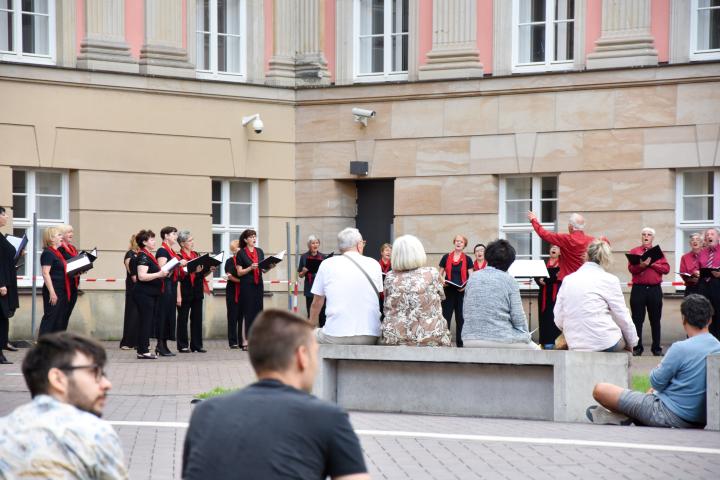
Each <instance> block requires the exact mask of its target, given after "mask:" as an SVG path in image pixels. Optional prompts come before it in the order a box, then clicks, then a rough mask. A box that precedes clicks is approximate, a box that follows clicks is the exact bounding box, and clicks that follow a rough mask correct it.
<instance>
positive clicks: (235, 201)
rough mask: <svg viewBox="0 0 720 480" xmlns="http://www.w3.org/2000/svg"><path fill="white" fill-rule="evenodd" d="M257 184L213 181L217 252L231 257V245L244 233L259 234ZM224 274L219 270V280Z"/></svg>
mask: <svg viewBox="0 0 720 480" xmlns="http://www.w3.org/2000/svg"><path fill="white" fill-rule="evenodd" d="M257 215H258V212H257V182H254V181H251V180H213V181H212V223H213V252H215V253H218V252H221V251H224V252H225V258H226V259H227V258H229V255H230V242H231V241H232V240H237V239H238V237H239V236H240V234H241V233H242V232H243V230H245V229H247V228H252V229H254V230H257V224H258V217H257ZM223 274H224V272H223V271H222V269H218V271H217V272H216V277H220V276H222V275H223Z"/></svg>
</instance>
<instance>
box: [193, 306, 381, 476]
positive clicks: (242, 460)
mask: <svg viewBox="0 0 720 480" xmlns="http://www.w3.org/2000/svg"><path fill="white" fill-rule="evenodd" d="M313 333H314V332H313V328H312V327H311V326H310V324H309V323H308V322H306V321H305V320H304V319H302V318H300V317H298V316H296V315H294V314H292V313H289V312H286V311H283V310H275V309H270V310H265V311H264V312H263V313H261V314H260V315H259V316H258V317H257V319H256V320H255V322H254V325H253V326H252V329H251V330H250V338H249V343H248V350H249V353H250V362H251V363H252V366H253V368H254V369H255V373H256V375H257V377H258V382H257V383H254V384H252V385H250V386H248V387H246V388H244V389H243V390H241V391H239V392H237V393H233V394H229V395H224V396H222V397H218V398H214V399H211V400H208V401H205V402H202V403H200V404H198V406H197V407H195V411H194V412H193V414H192V418H191V419H190V426H189V428H188V432H187V436H186V437H185V448H184V451H183V469H182V470H183V473H182V477H183V479H186V480H188V479H207V478H213V479H223V478H233V479H235V478H237V479H242V478H247V479H260V478H261V479H264V480H266V479H280V478H296V479H325V478H326V477H328V476H329V477H331V478H332V479H334V480H338V479H340V480H365V479H369V478H370V477H369V475H368V474H367V468H366V467H365V461H364V459H363V454H362V449H361V448H360V442H359V440H358V438H357V435H355V432H354V431H353V429H352V426H351V425H350V421H349V419H348V415H347V413H345V412H344V411H343V410H342V409H341V408H340V407H338V406H337V405H334V404H331V403H327V402H324V401H322V400H319V399H318V398H316V397H314V396H312V395H311V394H310V393H309V392H310V390H311V389H312V385H313V382H314V380H315V375H316V373H317V366H318V344H317V341H316V340H315V336H314V335H313Z"/></svg>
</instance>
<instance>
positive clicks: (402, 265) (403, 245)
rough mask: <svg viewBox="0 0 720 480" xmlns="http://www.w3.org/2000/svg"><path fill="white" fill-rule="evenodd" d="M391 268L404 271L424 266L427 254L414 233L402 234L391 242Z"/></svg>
mask: <svg viewBox="0 0 720 480" xmlns="http://www.w3.org/2000/svg"><path fill="white" fill-rule="evenodd" d="M390 262H391V263H392V267H393V270H396V271H406V270H415V269H416V268H420V267H424V266H425V264H426V263H427V255H426V254H425V249H424V248H423V246H422V243H420V240H418V238H417V237H416V236H414V235H402V236H400V237H398V238H396V239H395V241H394V242H393V244H392V255H391V256H390Z"/></svg>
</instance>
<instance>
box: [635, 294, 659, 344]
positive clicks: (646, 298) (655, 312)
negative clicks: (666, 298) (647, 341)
mask: <svg viewBox="0 0 720 480" xmlns="http://www.w3.org/2000/svg"><path fill="white" fill-rule="evenodd" d="M662 306H663V294H662V288H660V285H633V286H632V290H631V291H630V313H631V314H632V319H633V323H634V324H635V330H637V334H638V337H639V338H640V340H639V341H638V344H637V348H638V349H639V350H642V348H643V344H642V330H643V323H644V322H645V311H646V310H647V315H648V319H649V320H650V331H651V332H652V347H651V350H652V352H653V353H655V352H659V351H660V350H661V348H662V347H661V346H660V319H661V318H662Z"/></svg>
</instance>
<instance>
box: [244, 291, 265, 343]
mask: <svg viewBox="0 0 720 480" xmlns="http://www.w3.org/2000/svg"><path fill="white" fill-rule="evenodd" d="M240 292H241V293H240V303H239V305H240V318H241V319H242V320H244V321H245V338H250V335H249V332H250V328H251V327H252V324H253V322H254V321H255V317H257V316H258V314H259V313H260V312H262V309H263V284H262V283H260V284H258V285H255V283H254V282H248V283H243V284H242V287H241V290H240Z"/></svg>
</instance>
